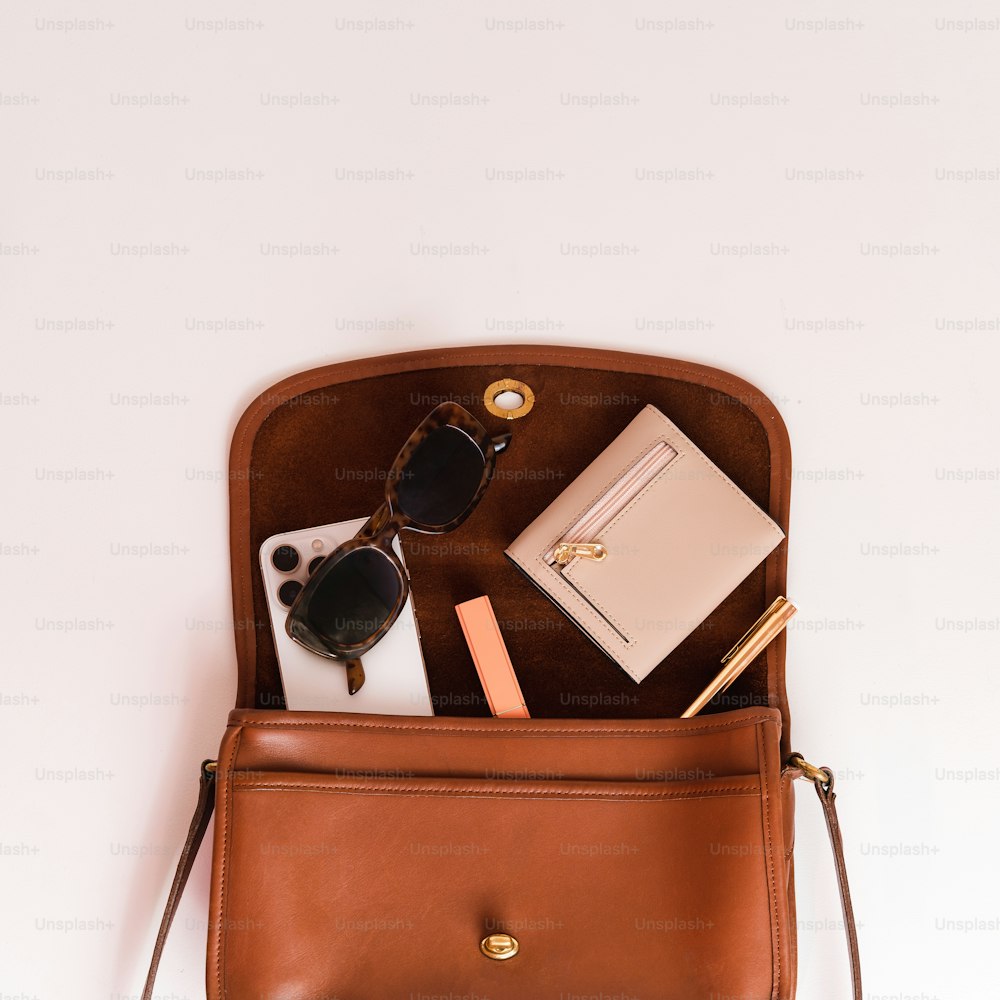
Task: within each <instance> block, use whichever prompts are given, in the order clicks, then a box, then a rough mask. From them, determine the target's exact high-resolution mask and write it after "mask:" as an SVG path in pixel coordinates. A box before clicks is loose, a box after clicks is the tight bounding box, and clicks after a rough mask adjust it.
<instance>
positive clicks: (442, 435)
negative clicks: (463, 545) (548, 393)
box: [285, 402, 511, 694]
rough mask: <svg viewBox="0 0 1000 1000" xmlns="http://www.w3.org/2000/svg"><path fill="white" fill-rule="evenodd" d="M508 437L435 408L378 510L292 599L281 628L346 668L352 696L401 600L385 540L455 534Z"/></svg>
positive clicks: (405, 581)
mask: <svg viewBox="0 0 1000 1000" xmlns="http://www.w3.org/2000/svg"><path fill="white" fill-rule="evenodd" d="M510 437H511V436H510V434H503V435H501V436H499V437H494V438H491V437H490V436H489V434H487V433H486V429H485V428H484V427H483V425H482V424H480V423H479V421H478V420H476V418H475V417H474V416H473V415H472V414H471V413H469V411H468V410H466V409H465V408H464V407H461V406H459V405H458V403H451V402H448V403H441V405H440V406H437V407H435V408H434V409H433V410H432V411H431V412H430V413H429V414H428V415H427V416H426V417H425V418H424V420H423V421H422V422H421V423H420V426H419V427H417V429H416V430H415V431H414V432H413V433H412V434H411V435H410V437H409V440H407V442H406V444H404V445H403V448H402V450H401V451H400V453H399V454H398V455H397V456H396V461H395V462H394V463H393V465H392V468H391V469H390V470H389V474H388V476H387V478H386V484H385V500H384V501H383V502H382V504H381V505H380V506H379V508H378V510H376V511H375V513H374V514H372V516H371V517H370V518H369V519H368V521H367V523H366V524H365V525H364V527H362V528H361V530H360V531H359V532H358V533H357V534H356V535H355V536H354V538H352V539H351V540H350V541H349V542H344V544H343V545H339V546H338V547H337V548H336V549H334V550H333V552H331V553H330V555H328V556H327V557H326V558H325V559H324V560H323V562H321V563H320V564H319V566H317V567H316V570H315V572H314V573H313V574H312V576H310V577H309V581H308V582H307V583H306V585H305V587H303V588H302V590H301V591H300V592H299V596H298V597H297V598H296V599H295V603H294V604H293V605H292V607H291V610H290V611H289V613H288V619H287V621H286V623H285V630H286V631H287V632H288V634H289V636H290V637H291V638H292V639H293V640H294V641H295V642H297V643H298V644H299V645H300V646H305V648H306V649H310V650H312V651H313V652H314V653H319V655H320V656H325V657H327V658H329V659H332V660H346V661H347V689H348V691H349V692H350V693H351V694H356V693H357V692H358V691H360V690H361V685H362V684H364V682H365V672H364V668H363V667H362V666H361V659H360V657H361V656H362V655H363V654H364V653H367V652H368V650H370V649H371V648H372V647H373V646H374V645H375V644H376V643H377V642H378V641H379V640H380V639H381V638H382V637H383V636H384V635H385V634H386V632H388V631H389V629H390V628H391V627H392V625H393V622H395V621H396V619H397V618H398V617H399V614H400V612H401V611H402V610H403V607H404V606H405V604H406V598H407V596H408V595H409V592H410V581H409V578H408V576H407V573H406V570H405V569H404V568H403V564H402V563H401V562H400V560H399V557H398V556H397V555H396V553H395V552H394V551H393V548H392V542H393V539H394V538H395V537H396V535H397V534H398V533H399V532H400V531H401V530H402V529H403V528H410V529H411V530H413V531H421V532H425V533H429V534H444V533H445V532H446V531H453V530H454V529H455V528H457V527H458V526H459V525H460V524H461V523H462V522H463V521H464V520H465V519H466V518H467V517H468V516H469V515H470V514H471V513H472V511H473V510H474V509H475V506H476V504H477V503H479V501H480V499H481V498H482V496H483V493H484V492H485V491H486V487H487V486H488V485H489V483H490V479H491V478H492V477H493V470H494V468H495V467H496V457H497V455H499V454H500V452H502V451H503V450H504V449H505V448H506V447H507V445H508V444H509V443H510Z"/></svg>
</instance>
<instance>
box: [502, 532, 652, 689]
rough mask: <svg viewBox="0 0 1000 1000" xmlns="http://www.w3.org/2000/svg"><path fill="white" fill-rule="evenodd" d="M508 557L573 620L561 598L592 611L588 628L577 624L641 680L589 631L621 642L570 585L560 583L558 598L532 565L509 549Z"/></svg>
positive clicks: (633, 674) (600, 638) (624, 667)
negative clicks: (601, 632) (601, 630)
mask: <svg viewBox="0 0 1000 1000" xmlns="http://www.w3.org/2000/svg"><path fill="white" fill-rule="evenodd" d="M507 555H508V556H509V557H510V558H511V559H513V560H514V562H516V563H517V564H518V566H520V567H521V569H523V570H524V572H525V573H527V574H528V576H529V577H531V579H532V580H533V581H534V582H535V584H536V586H537V587H538V588H539V590H541V592H542V593H543V594H545V596H546V597H548V598H549V599H550V600H552V601H555V603H556V604H557V605H559V606H560V607H562V608H563V610H564V611H566V613H567V614H568V615H569V616H570V617H571V618H573V620H574V621H576V618H575V617H574V615H573V614H572V612H570V611H568V610H567V609H566V607H565V601H564V600H562V599H560V598H568V599H569V601H570V602H571V603H573V604H577V605H579V606H580V607H581V608H582V609H583V610H584V611H590V615H587V616H586V619H587V622H588V628H584V627H583V625H582V624H580V623H579V622H577V624H578V625H579V626H580V628H581V630H582V631H583V632H585V634H586V635H588V636H589V637H590V638H591V639H593V640H594V641H595V642H596V643H597V644H598V645H599V646H600V647H601V648H602V649H603V650H604V651H605V652H606V653H607V654H608V656H610V657H611V659H613V660H614V661H615V663H617V664H618V665H619V666H620V667H621V668H622V669H623V670H625V671H626V673H628V675H629V676H630V677H631V678H632V679H633V680H635V681H637V680H639V678H638V677H636V675H635V672H634V671H633V670H632V669H631V668H630V667H628V666H627V665H626V664H625V663H623V662H622V661H621V660H620V659H619V658H618V656H617V655H616V653H615V652H614V651H612V650H611V649H609V648H608V647H607V645H606V643H605V642H604V641H603V637H602V636H601V635H599V634H598V635H594V634H591V632H590V631H589V629H590V628H591V627H593V626H599V627H600V628H601V629H603V630H604V632H606V633H607V635H608V636H611V637H613V638H616V639H617V640H618V641H619V643H620V642H621V638H620V636H615V634H614V629H613V628H612V627H611V626H610V625H609V624H608V623H607V622H605V621H602V620H601V617H600V615H597V614H595V613H594V610H593V608H591V607H589V606H588V604H587V602H586V601H584V600H583V598H582V597H581V596H580V595H579V594H577V593H576V592H575V591H574V590H573V588H572V587H571V586H570V585H569V584H568V583H565V582H563V581H561V580H560V581H559V582H560V595H559V596H557V595H556V594H555V593H554V592H553V590H554V588H552V587H549V586H548V585H547V584H548V581H546V580H543V579H542V578H541V577H540V576H539V575H538V574H537V573H536V572H535V571H534V570H533V569H532V568H531V566H530V565H528V564H526V563H524V562H522V561H521V559H520V558H518V557H517V556H516V555H515V554H514V553H512V552H511V551H510V550H509V549H508V550H507ZM536 558H537V559H538V562H539V563H541V564H542V565H543V566H544V565H545V563H544V561H543V560H542V557H541V556H537V557H536ZM546 569H547V570H548V569H549V567H548V566H546ZM556 576H558V574H556ZM591 619H592V620H591Z"/></svg>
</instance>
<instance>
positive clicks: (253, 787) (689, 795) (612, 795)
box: [234, 781, 760, 802]
mask: <svg viewBox="0 0 1000 1000" xmlns="http://www.w3.org/2000/svg"><path fill="white" fill-rule="evenodd" d="M283 789H288V790H290V791H298V792H339V793H341V794H344V795H397V796H402V797H406V798H476V799H493V798H520V799H536V798H543V799H546V798H547V799H567V800H569V799H606V800H611V799H621V800H622V801H625V802H630V801H647V802H667V801H670V800H671V799H707V798H715V797H716V796H719V795H729V796H733V795H741V796H749V795H752V796H754V797H758V796H759V795H760V787H759V786H758V787H753V786H749V785H732V786H726V787H724V788H712V789H698V790H697V791H690V792H681V791H677V792H672V791H658V792H642V791H636V792H610V791H592V792H587V791H571V790H565V789H553V790H552V791H546V790H544V789H535V788H532V789H513V788H512V789H495V790H493V789H491V790H489V791H487V790H485V789H479V788H475V787H471V786H462V787H458V788H453V789H448V788H435V787H434V786H432V785H418V786H416V787H414V788H392V787H388V788H387V787H380V786H378V785H366V784H353V785H348V784H336V783H329V784H312V783H310V784H302V783H298V782H292V781H263V782H245V783H242V782H241V783H240V784H239V785H238V786H237V787H236V788H234V791H243V792H245V791H277V790H283Z"/></svg>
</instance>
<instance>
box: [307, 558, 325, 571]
mask: <svg viewBox="0 0 1000 1000" xmlns="http://www.w3.org/2000/svg"><path fill="white" fill-rule="evenodd" d="M325 558H326V556H316V558H315V559H312V560H310V562H309V575H310V576H312V575H313V573H315V572H316V570H318V569H319V564H320V563H321V562H322V561H323V560H324V559H325Z"/></svg>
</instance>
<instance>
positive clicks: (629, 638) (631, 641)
mask: <svg viewBox="0 0 1000 1000" xmlns="http://www.w3.org/2000/svg"><path fill="white" fill-rule="evenodd" d="M649 409H653V410H654V412H655V408H654V407H651V406H649V405H648V404H647V405H646V406H644V407H643V411H642V412H644V411H645V410H649ZM622 433H624V431H623V432H622ZM656 440H657V438H656V437H653V438H652V439H650V440H647V441H646V442H645V443H644V444H643V445H642V446H641V447H640V448H639V450H638V451H637V452H634V453H633V455H632V457H631V458H630V459H629V461H628V462H627V463H626V464H625V465H623V466H622V467H621V468H620V469H619V470H618V471H617V472H616V473H614V475H612V476H611V478H610V479H607V480H605V482H604V485H603V486H602V487H601V489H600V490H598V491H597V493H594V494H591V497H590V499H589V500H588V501H587V502H586V503H585V504H584V506H582V507H580V508H579V509H578V510H577V511H576V513H574V514H572V515H571V516H570V518H569V520H568V521H566V523H565V524H564V525H563V527H562V528H561V530H560V531H559V533H558V534H557V535H556V536H555V537H554V538H553V539H552V540H551V541H550V542H549V544H548V545H546V547H545V552H548V551H549V549H550V548H552V546H553V545H555V544H556V543H557V542H558V541H559V539H560V538H562V537H563V536H564V535H565V534H566V532H567V531H569V529H570V528H571V527H572V526H573V524H574V523H575V522H576V521H578V520H579V518H580V515H581V514H583V512H584V511H585V510H586V509H587V508H588V507H590V506H593V504H595V503H597V502H598V500H600V498H601V497H603V496H604V495H605V494H606V493H607V492H608V491H609V490H611V489H612V488H613V487H614V485H615V483H617V482H618V481H619V480H620V479H621V478H622V476H623V475H625V473H626V472H628V471H629V469H631V468H632V467H633V466H635V464H636V463H637V462H638V461H639V460H640V459H641V458H642V456H643V454H645V453H646V452H647V451H649V448H650V446H651V445H653V444H655V443H656ZM668 443H669V442H668ZM671 447H673V445H671ZM674 450H675V451H677V449H676V448H675V449H674ZM677 458H680V452H679V451H678V453H677V455H676V456H675V457H674V458H673V459H671V460H670V462H668V463H667V465H668V466H670V465H673V463H674V461H675V460H676V459H677ZM663 471H664V472H665V471H666V469H664V470H663ZM656 478H657V479H659V476H657V477H656ZM655 481H656V480H654V482H655ZM651 485H652V483H647V484H646V486H645V487H644V488H643V490H642V491H641V492H642V493H645V491H646V489H647V488H648V487H649V486H651ZM640 495H641V494H640ZM629 506H631V504H629ZM626 509H627V508H626ZM615 520H617V518H615ZM612 523H613V522H612ZM605 527H606V526H605ZM602 530H603V529H602ZM544 554H545V553H544V552H543V553H542V555H541V556H539V557H538V559H539V562H540V564H541V565H542V566H543V568H544V569H545V570H546V571H547V572H548V573H549V577H548V579H550V580H560V581H562V585H563V586H564V587H566V588H569V589H576V590H579V591H580V593H582V594H584V595H585V596H586V597H587V598H589V600H590V603H591V604H592V605H594V606H595V607H596V608H598V609H599V610H600V611H601V613H602V614H603V615H604V617H605V618H607V620H608V621H609V622H611V623H612V625H614V626H615V627H616V628H617V629H618V631H619V632H621V633H622V634H623V635H624V636H625V641H626V643H627V644H628V645H630V646H631V647H632V648H633V649H634V648H635V647H636V646H637V645H638V642H639V640H638V639H636V638H635V637H634V636H633V635H632V634H631V633H630V632H629V630H628V629H627V628H626V627H625V626H624V625H623V624H622V623H621V622H620V621H619V620H618V617H617V616H616V615H614V614H612V613H611V612H610V611H609V610H608V609H607V608H606V607H605V606H604V605H603V604H602V603H601V602H600V601H599V600H597V598H596V597H594V595H593V594H591V593H590V592H589V591H587V589H586V588H584V587H580V586H578V584H577V583H575V582H574V583H570V582H569V579H570V578H569V577H563V576H562V574H560V573H558V572H556V571H555V570H553V569H552V568H551V567H550V566H549V565H548V564H547V563H546V562H545V559H544ZM531 575H532V577H533V579H535V580H536V582H537V583H538V584H539V586H541V587H542V590H543V591H544V592H545V593H548V588H547V587H546V586H544V584H543V581H542V580H541V578H540V577H536V576H534V574H531ZM566 596H567V597H570V598H571V599H573V600H577V601H579V597H578V596H575V595H573V594H571V593H569V592H568V590H567V593H566ZM581 603H582V604H583V607H584V608H586V607H587V604H586V602H581ZM601 624H603V623H601ZM605 628H607V626H606V625H605ZM613 638H617V637H613ZM613 658H614V660H615V662H616V663H618V664H619V665H620V666H622V667H624V669H625V670H626V671H627V672H628V674H629V675H630V676H631V677H632V678H633V679H634V680H639V677H638V676H637V675H636V673H635V671H634V670H633V669H631V668H630V667H628V666H626V665H625V664H624V663H622V662H621V661H620V660H619V659H618V657H617V656H615V657H613Z"/></svg>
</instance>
